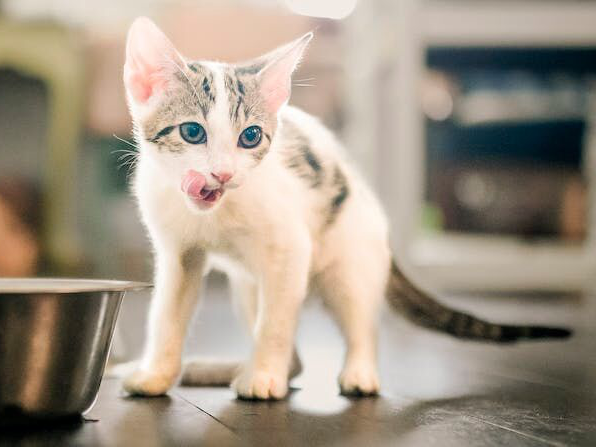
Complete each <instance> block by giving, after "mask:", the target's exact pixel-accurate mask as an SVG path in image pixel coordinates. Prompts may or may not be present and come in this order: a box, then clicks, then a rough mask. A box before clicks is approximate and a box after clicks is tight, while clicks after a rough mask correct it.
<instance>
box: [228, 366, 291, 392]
mask: <svg viewBox="0 0 596 447" xmlns="http://www.w3.org/2000/svg"><path fill="white" fill-rule="evenodd" d="M232 388H233V389H234V390H235V391H236V394H238V397H239V398H240V399H263V400H267V399H283V398H284V397H285V396H286V394H288V378H287V375H284V374H276V373H274V372H272V371H266V370H253V369H252V368H245V369H244V370H243V371H242V372H241V373H240V374H239V375H238V377H236V379H234V381H233V382H232Z"/></svg>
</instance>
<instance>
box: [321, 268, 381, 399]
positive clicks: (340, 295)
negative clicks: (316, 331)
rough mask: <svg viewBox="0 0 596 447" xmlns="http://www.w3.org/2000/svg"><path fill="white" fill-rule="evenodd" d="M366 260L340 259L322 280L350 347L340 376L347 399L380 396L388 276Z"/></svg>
mask: <svg viewBox="0 0 596 447" xmlns="http://www.w3.org/2000/svg"><path fill="white" fill-rule="evenodd" d="M362 259H363V257H359V258H357V259H350V257H349V256H347V257H344V258H343V259H338V260H337V261H336V263H335V264H334V265H333V266H332V267H331V268H329V269H328V270H327V271H326V272H325V273H324V274H323V275H322V276H321V278H320V279H319V282H320V287H321V289H322V291H323V296H324V299H325V301H326V303H327V304H328V305H329V307H330V308H331V310H332V311H333V313H334V314H335V316H336V318H337V319H338V320H339V324H340V327H341V329H342V332H343V334H344V337H345V339H346V343H347V352H346V358H345V361H344V367H343V370H342V372H341V374H340V376H339V385H340V389H341V392H342V394H345V395H365V396H366V395H374V394H377V393H378V392H379V379H378V373H377V352H376V351H377V320H378V313H379V308H380V305H381V303H382V300H383V297H384V290H385V283H386V272H383V269H382V268H380V269H379V270H376V269H375V264H376V262H375V261H374V260H373V261H371V262H362ZM352 261H353V262H352ZM385 270H386V267H385Z"/></svg>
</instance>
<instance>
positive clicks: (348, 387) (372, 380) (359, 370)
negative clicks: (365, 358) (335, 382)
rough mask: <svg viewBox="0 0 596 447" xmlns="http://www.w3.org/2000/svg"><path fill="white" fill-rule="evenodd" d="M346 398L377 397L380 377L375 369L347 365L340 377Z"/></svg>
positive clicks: (342, 391)
mask: <svg viewBox="0 0 596 447" xmlns="http://www.w3.org/2000/svg"><path fill="white" fill-rule="evenodd" d="M339 387H340V389H341V394H343V395H344V396H375V395H377V394H379V377H378V376H377V372H376V370H375V368H374V367H370V366H363V365H347V366H346V367H345V368H344V370H343V371H342V373H341V375H340V376H339Z"/></svg>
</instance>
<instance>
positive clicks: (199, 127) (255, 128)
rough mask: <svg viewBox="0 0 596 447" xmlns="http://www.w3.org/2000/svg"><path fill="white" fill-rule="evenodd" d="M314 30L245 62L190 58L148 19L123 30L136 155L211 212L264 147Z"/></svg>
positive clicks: (257, 159) (197, 208)
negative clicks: (232, 62)
mask: <svg viewBox="0 0 596 447" xmlns="http://www.w3.org/2000/svg"><path fill="white" fill-rule="evenodd" d="M311 38H312V33H309V34H306V35H305V36H303V37H301V38H300V39H298V40H295V41H294V42H291V43H289V44H287V45H285V46H283V47H280V48H278V49H277V50H274V51H273V52H271V53H268V54H266V55H264V56H261V57H259V58H257V59H255V60H252V61H250V62H247V63H242V64H234V65H231V64H222V63H216V62H203V61H199V62H191V61H187V60H186V59H184V58H183V57H182V56H181V55H180V54H179V53H178V51H176V49H175V48H174V46H173V45H172V43H171V42H170V41H169V40H168V38H167V37H166V36H165V35H164V34H163V33H162V32H161V30H159V28H157V26H156V25H155V24H154V23H153V22H152V21H150V20H149V19H147V18H143V17H142V18H138V19H137V20H135V22H134V23H133V24H132V26H131V28H130V31H129V33H128V41H127V46H126V63H125V65H124V84H125V87H126V92H127V97H128V103H129V107H130V111H131V115H132V118H133V122H134V127H135V134H136V138H137V140H138V141H139V142H140V143H141V149H140V150H141V154H140V156H141V157H149V158H150V161H151V162H153V163H155V165H156V166H158V167H159V168H160V169H161V172H162V174H163V176H162V178H159V179H155V181H158V182H159V181H165V182H170V183H172V184H174V185H176V187H177V188H179V189H180V191H181V194H183V195H184V197H185V200H186V203H187V204H188V206H189V207H190V208H191V209H192V210H194V211H207V210H210V209H213V208H214V206H216V204H217V203H219V202H220V199H221V197H222V195H223V194H224V192H225V190H226V189H228V188H235V187H238V186H240V185H241V184H242V183H243V181H244V180H245V179H246V177H247V176H249V175H250V172H251V170H252V169H253V168H254V167H256V166H257V165H258V164H259V163H260V162H261V161H262V160H263V158H264V157H265V156H266V155H267V152H268V151H269V146H270V144H271V141H272V138H273V135H274V133H275V130H276V127H277V115H278V112H279V111H280V109H281V107H283V106H284V105H285V104H286V103H287V101H288V99H289V97H290V87H291V75H292V72H293V71H294V69H295V68H296V65H297V64H298V62H299V60H300V57H301V56H302V53H303V51H304V49H305V48H306V45H307V44H308V42H309V41H310V39H311Z"/></svg>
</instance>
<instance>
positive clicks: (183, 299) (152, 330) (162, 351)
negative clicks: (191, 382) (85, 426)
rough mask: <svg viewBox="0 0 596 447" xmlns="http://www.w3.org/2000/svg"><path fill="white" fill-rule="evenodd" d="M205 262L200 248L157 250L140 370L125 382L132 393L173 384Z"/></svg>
mask: <svg viewBox="0 0 596 447" xmlns="http://www.w3.org/2000/svg"><path fill="white" fill-rule="evenodd" d="M204 264H205V254H204V252H202V251H200V250H198V249H191V250H187V251H177V250H172V251H168V252H163V251H162V252H159V251H158V253H157V262H156V267H157V269H156V272H157V273H156V281H155V290H154V294H153V299H152V301H151V306H150V309H149V318H148V323H147V339H146V342H145V350H144V353H143V357H142V359H141V361H140V364H139V366H138V369H137V370H136V371H135V372H133V373H132V374H131V375H129V376H128V377H127V378H126V379H125V381H124V388H125V390H126V391H128V392H129V393H131V394H134V395H142V396H158V395H161V394H165V393H166V392H167V391H168V390H169V389H170V388H171V387H172V385H174V383H175V381H176V379H177V377H178V374H179V373H180V365H181V355H182V347H183V343H184V336H185V334H186V328H187V325H188V322H189V320H190V318H191V316H192V313H193V310H194V307H195V304H196V301H197V295H198V291H199V288H200V284H201V278H202V276H203V268H204Z"/></svg>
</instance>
